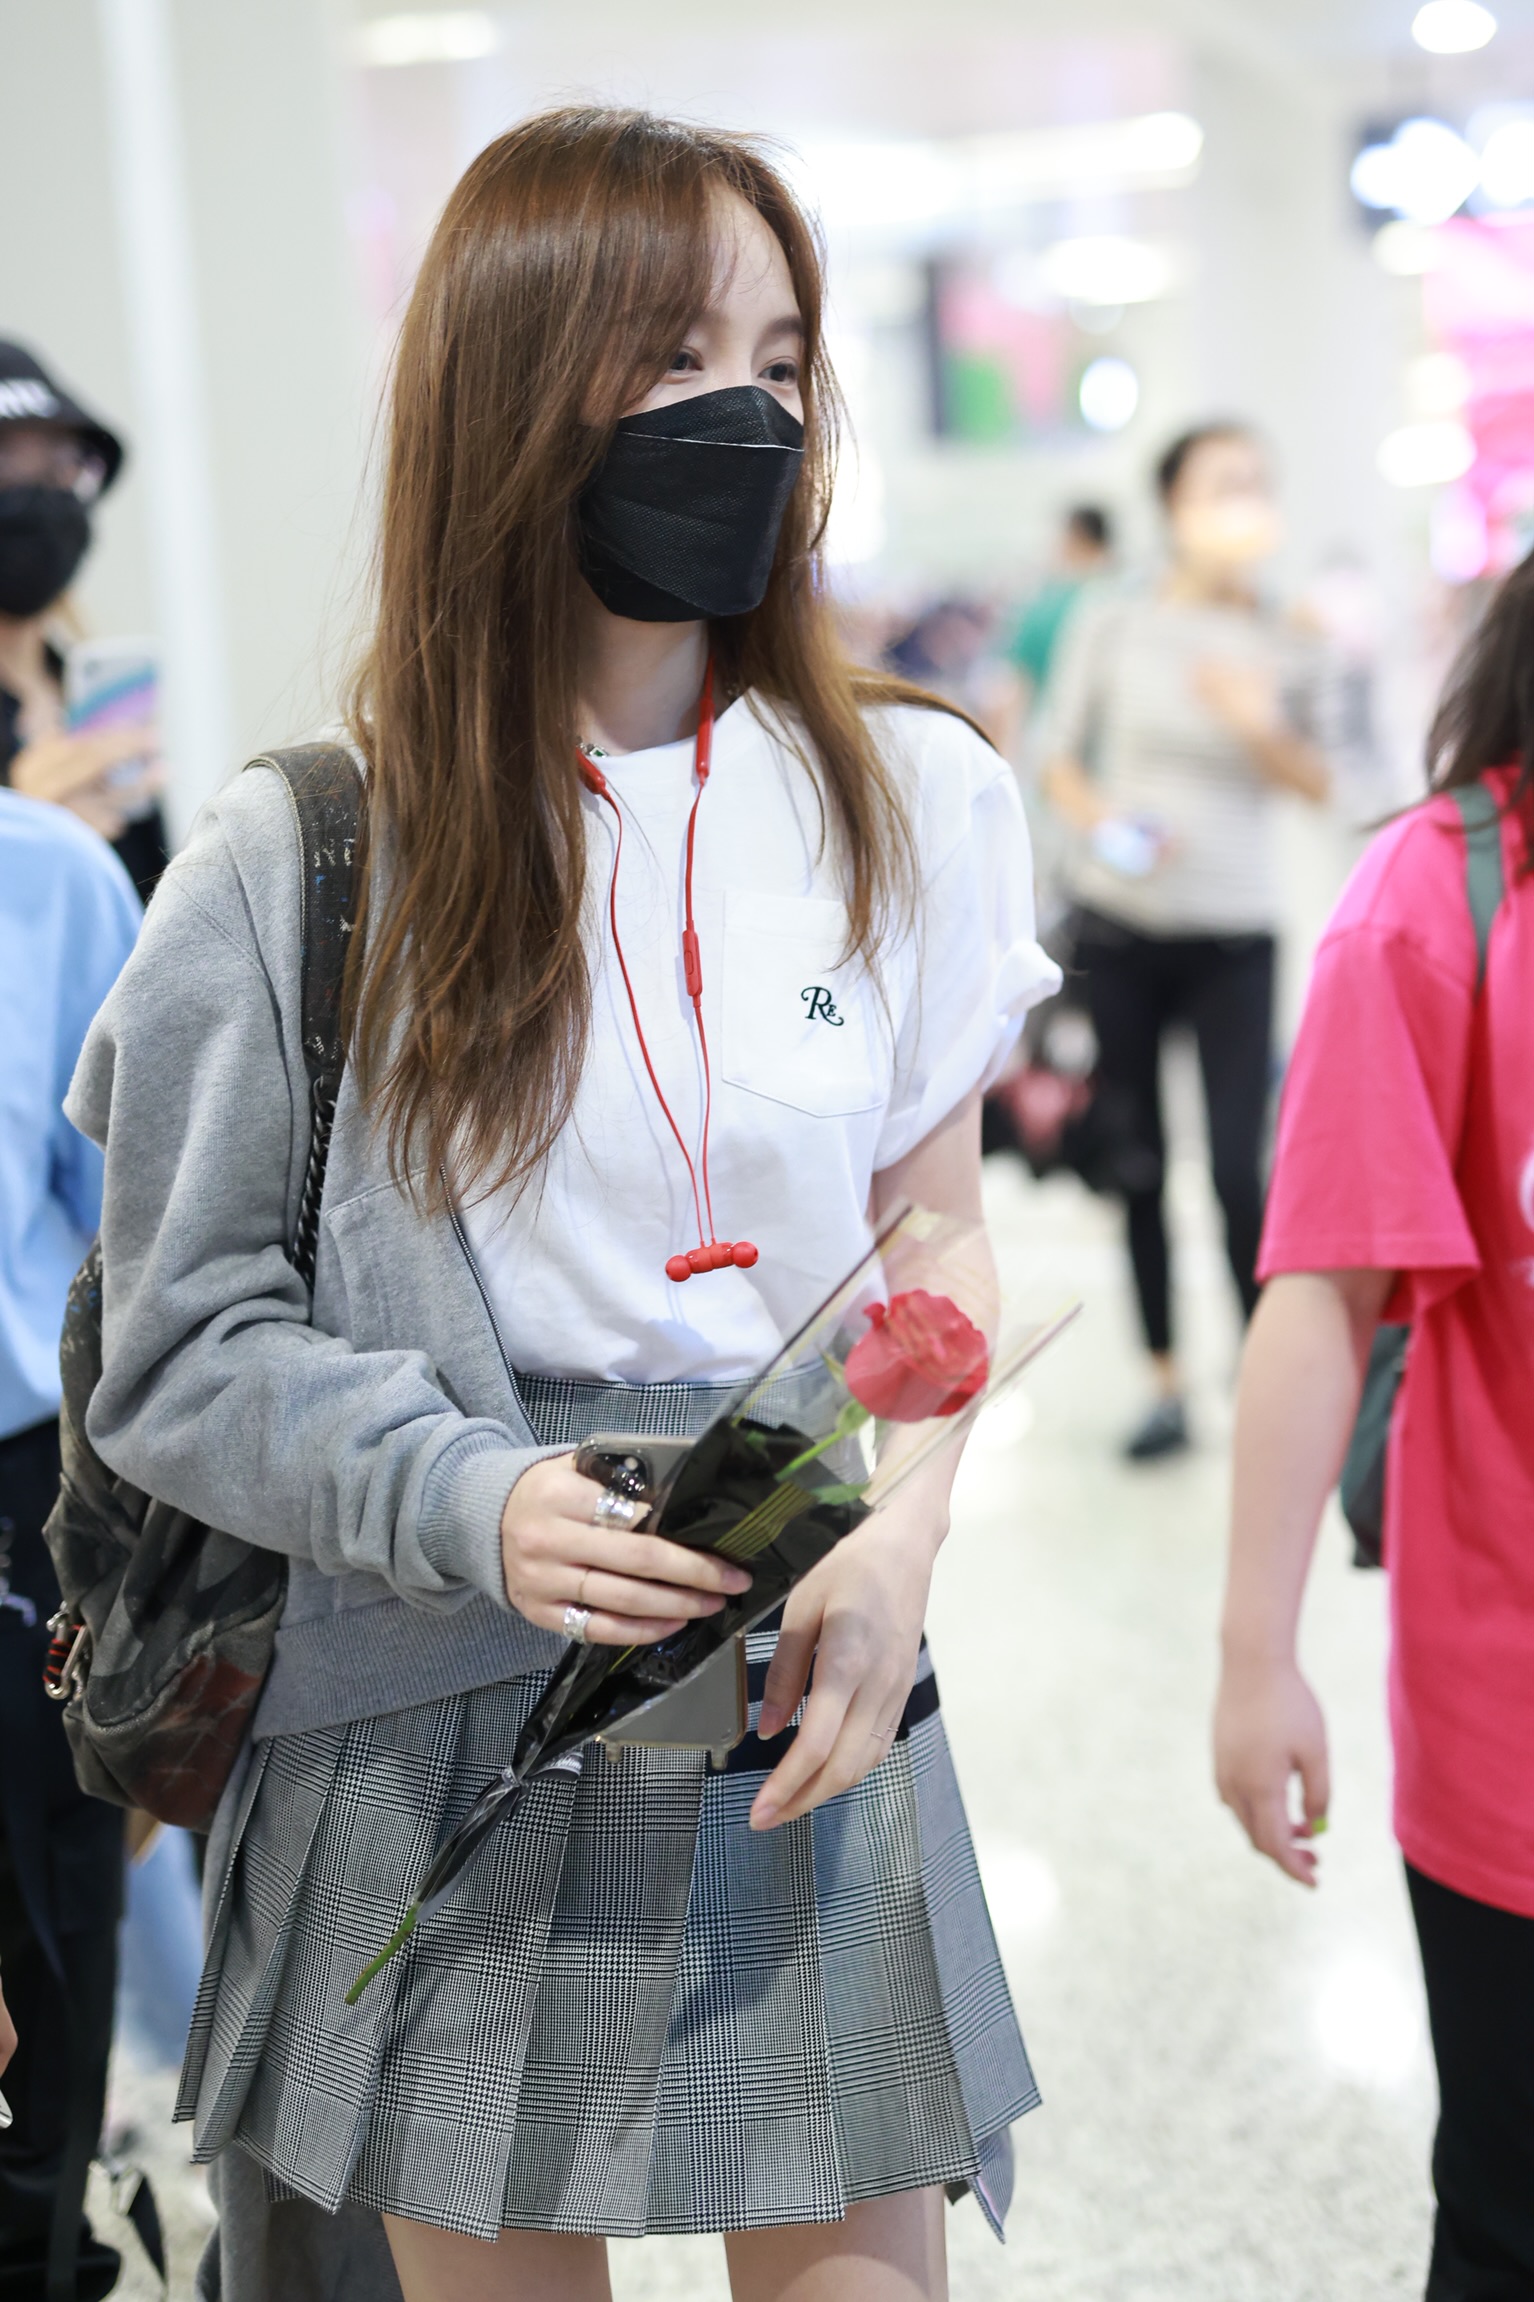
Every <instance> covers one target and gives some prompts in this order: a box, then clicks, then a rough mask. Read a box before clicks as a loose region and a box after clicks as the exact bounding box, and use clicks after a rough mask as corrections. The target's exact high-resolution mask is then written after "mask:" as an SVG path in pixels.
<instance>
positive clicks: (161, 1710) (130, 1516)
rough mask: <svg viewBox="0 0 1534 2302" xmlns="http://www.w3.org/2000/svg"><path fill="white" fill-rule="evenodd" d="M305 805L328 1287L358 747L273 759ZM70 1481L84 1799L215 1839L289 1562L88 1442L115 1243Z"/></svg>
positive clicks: (78, 1341)
mask: <svg viewBox="0 0 1534 2302" xmlns="http://www.w3.org/2000/svg"><path fill="white" fill-rule="evenodd" d="M250 764H251V766H252V767H266V768H273V769H275V770H276V772H277V774H278V775H280V776H281V777H282V779H283V782H284V783H285V785H286V786H287V790H288V794H289V797H290V799H291V800H292V803H293V811H294V816H295V819H296V823H297V828H298V834H299V843H300V850H301V853H302V856H303V886H302V894H301V901H300V910H299V920H300V928H299V932H300V937H301V952H300V973H301V982H302V1029H303V1046H304V1063H305V1067H306V1069H307V1071H308V1075H309V1108H310V1137H309V1159H308V1165H307V1168H306V1170H305V1175H304V1187H303V1196H302V1200H301V1203H300V1208H299V1217H298V1230H297V1236H296V1237H295V1239H294V1242H293V1247H292V1260H293V1265H294V1268H295V1269H296V1270H297V1271H298V1272H299V1273H300V1274H301V1276H302V1277H303V1279H304V1281H305V1283H306V1284H308V1285H310V1286H312V1285H313V1282H314V1256H315V1247H316V1243H317V1239H318V1234H319V1213H320V1193H321V1190H322V1188H323V1186H324V1181H325V1161H326V1156H327V1154H328V1152H329V1148H330V1129H331V1122H332V1120H333V1118H334V1116H335V1107H336V1094H337V1090H338V1088H339V1086H340V1082H341V1070H342V1064H343V1061H344V1050H343V1048H342V1044H341V978H342V971H343V968H344V965H345V958H346V940H347V936H348V933H349V931H350V925H351V912H352V879H353V858H354V852H355V846H356V836H357V825H358V818H359V812H360V802H361V792H362V786H361V781H360V778H359V776H358V772H357V769H356V766H355V765H354V763H353V761H352V758H351V756H350V754H349V753H348V752H345V751H343V750H340V749H339V748H338V747H336V746H334V745H324V744H309V745H304V746H302V747H301V748H298V749H296V750H292V751H279V752H271V753H268V754H267V755H266V756H264V757H263V758H261V759H257V760H252V761H251V763H250ZM60 1363H61V1368H62V1374H63V1391H64V1399H63V1407H62V1410H61V1412H60V1418H59V1431H60V1442H61V1447H62V1453H63V1464H64V1476H63V1482H62V1485H61V1487H60V1490H59V1499H58V1501H57V1503H56V1504H55V1505H54V1507H53V1511H52V1513H51V1514H50V1516H49V1519H48V1524H47V1526H46V1528H45V1530H44V1532H45V1534H46V1537H47V1542H48V1548H49V1551H50V1552H51V1553H52V1557H53V1565H54V1571H55V1573H56V1574H57V1576H58V1579H59V1589H60V1592H61V1594H62V1601H63V1603H62V1605H61V1606H60V1608H59V1612H58V1613H57V1614H56V1615H55V1616H54V1618H53V1622H52V1624H51V1625H50V1628H51V1630H52V1632H53V1644H52V1647H51V1649H50V1651H49V1655H48V1664H47V1672H46V1681H47V1686H48V1691H49V1693H50V1694H51V1695H52V1696H53V1697H54V1699H55V1701H57V1702H61V1703H63V1704H64V1706H65V1709H64V1731H65V1733H66V1734H67V1735H68V1737H69V1742H70V1747H71V1750H72V1752H73V1756H74V1762H75V1773H76V1775H77V1776H78V1777H79V1780H80V1785H81V1788H82V1789H84V1790H86V1791H89V1792H90V1793H91V1794H92V1795H93V1796H94V1797H96V1798H104V1799H110V1800H112V1801H114V1802H115V1803H116V1804H117V1805H120V1806H136V1807H141V1808H143V1809H144V1811H145V1812H146V1813H149V1814H152V1815H155V1816H157V1817H158V1818H159V1820H160V1821H161V1822H170V1823H181V1824H183V1825H184V1826H185V1827H186V1828H187V1829H190V1830H206V1829H207V1828H208V1826H209V1824H210V1823H211V1821H212V1819H213V1813H214V1810H215V1808H216V1807H217V1805H218V1801H219V1796H220V1794H221V1792H222V1790H223V1788H224V1785H225V1783H226V1782H227V1781H228V1779H229V1773H230V1769H231V1768H232V1766H233V1764H234V1760H235V1757H236V1754H237V1753H238V1751H239V1748H240V1745H241V1743H242V1742H243V1740H244V1737H245V1734H246V1731H247V1729H248V1727H249V1725H250V1720H251V1717H252V1715H253V1713H254V1711H255V1706H256V1703H257V1700H258V1699H259V1696H260V1693H261V1687H262V1683H263V1681H264V1679H265V1677H266V1673H267V1669H268V1667H269V1665H270V1663H271V1659H272V1649H273V1645H274V1642H275V1640H276V1636H277V1624H278V1621H279V1619H280V1617H281V1614H282V1607H283V1600H284V1597H285V1595H286V1591H287V1561H286V1559H285V1558H283V1557H282V1556H281V1554H280V1553H278V1552H276V1551H265V1550H260V1549H257V1548H256V1547H255V1546H254V1545H252V1544H250V1543H246V1542H242V1541H241V1540H240V1539H239V1537H238V1536H235V1535H227V1534H223V1533H221V1532H220V1531H219V1529H218V1528H216V1527H205V1526H203V1525H202V1524H201V1523H200V1522H199V1521H198V1520H196V1519H193V1518H189V1517H188V1515H187V1514H186V1512H185V1511H178V1510H176V1509H174V1508H173V1507H172V1506H171V1505H170V1504H168V1503H161V1502H157V1501H156V1500H155V1499H154V1497H153V1496H152V1495H146V1494H142V1493H141V1492H140V1491H139V1489H138V1488H137V1487H133V1486H130V1485H129V1484H128V1482H127V1480H126V1479H120V1478H118V1477H117V1475H116V1473H115V1472H113V1471H110V1470H109V1469H108V1468H107V1466H106V1464H105V1463H103V1462H102V1460H101V1458H100V1456H99V1455H98V1454H97V1453H96V1451H95V1449H94V1448H93V1447H92V1445H91V1443H90V1440H89V1439H88V1438H87V1437H86V1431H85V1417H86V1411H87V1409H88V1408H89V1406H90V1402H91V1395H92V1393H93V1392H94V1390H95V1388H96V1385H97V1383H98V1381H99V1380H100V1377H101V1243H100V1241H99V1240H98V1241H97V1242H96V1243H95V1244H94V1245H93V1246H92V1248H91V1251H90V1253H89V1254H88V1255H87V1256H86V1258H85V1261H84V1262H83V1263H82V1265H81V1266H80V1270H79V1272H78V1273H77V1275H76V1278H75V1282H74V1285H73V1286H72V1287H71V1289H70V1293H69V1306H68V1309H67V1311H66V1312H65V1315H64V1333H63V1340H62V1344H61V1347H60Z"/></svg>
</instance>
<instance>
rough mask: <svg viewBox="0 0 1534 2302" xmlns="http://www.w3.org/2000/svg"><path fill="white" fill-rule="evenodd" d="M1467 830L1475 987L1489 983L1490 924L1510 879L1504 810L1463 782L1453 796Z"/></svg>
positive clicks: (1485, 793) (1491, 796) (1477, 784)
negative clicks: (1505, 858)
mask: <svg viewBox="0 0 1534 2302" xmlns="http://www.w3.org/2000/svg"><path fill="white" fill-rule="evenodd" d="M1450 797H1451V798H1452V799H1453V801H1454V804H1455V806H1456V807H1457V808H1458V809H1459V815H1460V821H1461V823H1463V825H1464V827H1465V897H1466V900H1467V901H1468V903H1469V905H1470V921H1471V925H1472V926H1473V927H1474V929H1475V961H1476V965H1475V987H1476V989H1477V991H1479V990H1480V988H1481V985H1482V984H1483V983H1484V982H1485V980H1486V954H1487V951H1488V949H1489V948H1490V945H1491V923H1492V921H1493V920H1494V919H1495V918H1496V916H1497V912H1498V909H1499V907H1500V905H1501V902H1502V898H1503V896H1504V895H1505V894H1506V893H1507V877H1506V874H1505V872H1504V870H1503V865H1502V810H1501V808H1500V807H1499V806H1498V805H1497V801H1496V798H1495V795H1494V794H1493V793H1492V792H1490V791H1488V790H1487V788H1486V786H1485V784H1484V783H1481V782H1479V781H1477V782H1475V783H1462V784H1458V785H1456V787H1455V789H1454V790H1453V791H1452V792H1451V793H1450Z"/></svg>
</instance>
